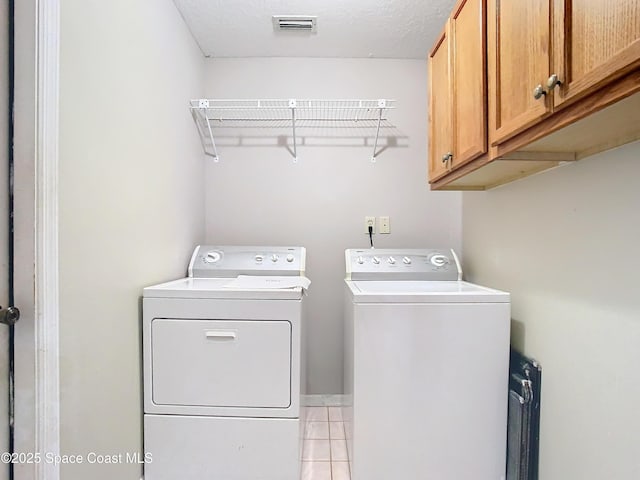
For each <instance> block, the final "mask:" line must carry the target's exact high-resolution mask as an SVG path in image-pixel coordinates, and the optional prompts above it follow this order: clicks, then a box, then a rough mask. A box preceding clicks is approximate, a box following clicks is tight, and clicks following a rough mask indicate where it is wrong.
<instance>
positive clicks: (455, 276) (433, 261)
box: [345, 248, 462, 280]
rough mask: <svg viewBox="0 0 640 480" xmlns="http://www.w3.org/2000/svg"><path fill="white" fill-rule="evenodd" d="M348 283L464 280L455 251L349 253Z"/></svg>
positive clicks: (416, 250)
mask: <svg viewBox="0 0 640 480" xmlns="http://www.w3.org/2000/svg"><path fill="white" fill-rule="evenodd" d="M345 263H346V273H347V280H462V269H461V268H460V262H459V261H458V257H457V255H456V254H455V252H454V251H453V250H440V249H422V248H421V249H415V248H414V249H410V248H405V249H401V248H381V249H348V250H346V251H345Z"/></svg>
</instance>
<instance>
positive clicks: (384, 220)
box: [378, 217, 391, 233]
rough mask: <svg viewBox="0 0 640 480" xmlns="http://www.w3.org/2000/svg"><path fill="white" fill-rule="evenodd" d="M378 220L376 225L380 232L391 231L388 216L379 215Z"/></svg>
mask: <svg viewBox="0 0 640 480" xmlns="http://www.w3.org/2000/svg"><path fill="white" fill-rule="evenodd" d="M379 222H380V223H379V224H378V226H379V227H380V233H391V224H390V223H389V217H380V219H379Z"/></svg>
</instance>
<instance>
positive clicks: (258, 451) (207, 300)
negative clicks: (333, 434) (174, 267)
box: [142, 246, 308, 480]
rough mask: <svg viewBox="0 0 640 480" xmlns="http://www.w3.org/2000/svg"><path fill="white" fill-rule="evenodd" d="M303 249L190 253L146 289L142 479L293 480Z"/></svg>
mask: <svg viewBox="0 0 640 480" xmlns="http://www.w3.org/2000/svg"><path fill="white" fill-rule="evenodd" d="M304 270H305V249H304V248H301V247H237V246H198V247H197V248H196V249H195V251H194V253H193V256H192V258H191V262H190V264H189V268H188V271H189V276H188V277H187V278H182V279H179V280H176V281H172V282H168V283H163V284H160V285H154V286H151V287H148V288H145V289H144V295H143V325H142V330H143V332H142V335H143V369H144V381H143V390H144V451H145V459H147V460H149V461H148V462H147V463H145V479H146V480H202V479H220V480H258V479H259V480H298V479H299V471H300V450H301V445H302V442H301V438H302V435H301V429H302V425H303V422H301V420H300V416H301V415H300V414H301V405H300V394H301V390H300V385H301V338H302V337H301V332H302V328H303V325H302V302H303V288H306V287H307V286H308V280H307V279H306V278H304Z"/></svg>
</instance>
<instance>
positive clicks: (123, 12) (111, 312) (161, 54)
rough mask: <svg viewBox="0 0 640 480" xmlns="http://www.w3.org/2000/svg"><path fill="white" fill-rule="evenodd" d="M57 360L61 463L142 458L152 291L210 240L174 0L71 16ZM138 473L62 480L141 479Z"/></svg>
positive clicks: (79, 469) (63, 122) (87, 4)
mask: <svg viewBox="0 0 640 480" xmlns="http://www.w3.org/2000/svg"><path fill="white" fill-rule="evenodd" d="M61 8H62V11H61V31H62V34H61V67H60V77H61V78H60V89H61V90H60V302H61V312H60V348H61V359H60V360H61V423H62V425H61V429H62V432H61V435H62V438H61V445H62V453H64V454H82V455H86V454H87V453H88V452H92V451H93V452H96V453H100V454H108V455H114V454H119V453H126V452H137V451H140V449H141V441H142V439H141V421H142V417H141V380H140V375H141V374H140V334H139V321H140V304H139V297H140V295H141V293H142V287H144V286H146V285H150V284H153V283H157V282H160V281H165V280H170V279H172V278H177V277H180V276H183V275H184V273H185V270H186V265H187V263H188V258H189V255H190V252H191V250H192V248H193V246H194V245H195V244H196V243H198V242H201V241H202V239H203V237H204V228H203V219H204V217H203V205H204V203H203V196H204V193H203V181H202V174H203V166H204V162H203V155H202V150H201V147H200V144H199V139H198V137H197V134H196V130H195V128H194V125H193V121H192V119H191V116H190V113H189V110H188V108H187V107H188V101H189V99H190V98H192V97H197V96H199V95H201V92H202V89H203V85H202V78H203V61H204V60H203V57H202V55H201V53H200V51H199V49H198V48H197V46H196V44H195V42H194V41H193V39H192V37H191V35H190V34H189V32H188V30H187V28H186V27H185V25H184V24H183V21H182V19H181V17H180V15H179V14H178V12H177V10H176V8H175V6H174V4H173V3H172V2H171V0H143V1H136V2H130V1H126V0H110V1H107V2H104V1H97V0H91V1H86V0H68V1H64V2H62V3H61ZM140 471H141V467H140V466H139V465H136V464H129V465H127V464H117V465H111V466H110V465H88V464H84V465H80V466H67V465H63V468H62V474H61V478H64V479H65V480H74V479H86V478H91V479H95V480H97V479H104V480H112V479H122V480H124V479H128V480H137V479H138V478H140Z"/></svg>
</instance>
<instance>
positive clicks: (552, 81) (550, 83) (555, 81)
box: [547, 73, 562, 91]
mask: <svg viewBox="0 0 640 480" xmlns="http://www.w3.org/2000/svg"><path fill="white" fill-rule="evenodd" d="M558 85H562V82H561V81H560V79H559V78H558V75H556V74H555V73H554V74H553V75H551V76H550V77H549V79H548V80H547V88H548V89H549V91H551V90H553V89H554V88H556V87H557V86H558Z"/></svg>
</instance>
